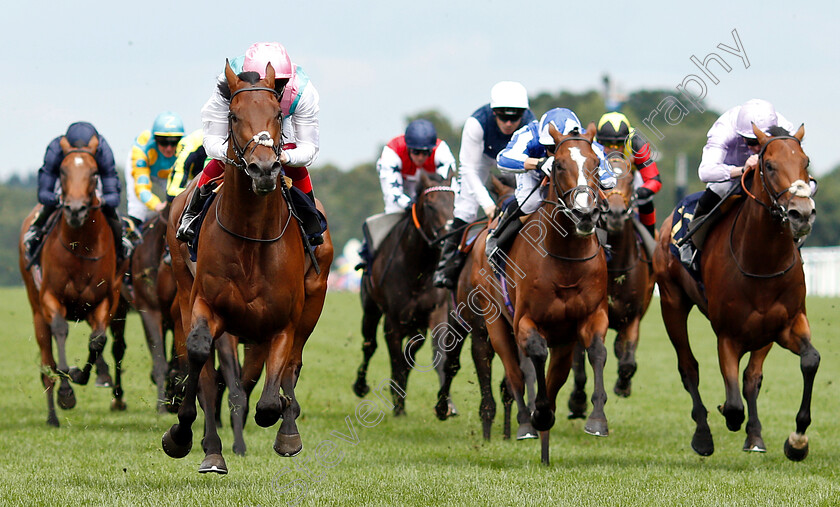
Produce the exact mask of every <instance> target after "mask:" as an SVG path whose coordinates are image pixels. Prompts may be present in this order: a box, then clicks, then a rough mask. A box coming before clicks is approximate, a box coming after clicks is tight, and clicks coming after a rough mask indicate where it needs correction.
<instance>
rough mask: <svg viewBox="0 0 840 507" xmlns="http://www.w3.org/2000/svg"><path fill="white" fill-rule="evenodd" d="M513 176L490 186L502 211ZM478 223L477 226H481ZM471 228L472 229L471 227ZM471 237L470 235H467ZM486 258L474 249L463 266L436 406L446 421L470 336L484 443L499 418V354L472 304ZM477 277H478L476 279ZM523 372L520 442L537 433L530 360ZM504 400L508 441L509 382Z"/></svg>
mask: <svg viewBox="0 0 840 507" xmlns="http://www.w3.org/2000/svg"><path fill="white" fill-rule="evenodd" d="M511 180H513V175H507V174H502V176H501V177H500V178H497V177H495V176H493V175H491V180H490V181H491V184H492V187H493V191H494V192H495V194H496V195H497V196H498V199H497V200H496V206H497V207H498V208H499V209H502V206H503V204H504V202H505V201H506V200H508V199H510V198H512V197H513V195H514V187H515V186H516V181H515V180H513V181H511ZM487 222H488V221H487V220H484V221H483V222H481V223H483V224H484V227H485V228H486V227H487V225H488V224H487ZM478 224H479V223H476V226H478ZM471 227H472V226H471ZM464 234H465V235H467V234H469V232H468V231H465V232H464ZM483 255H485V253H484V250H483V249H480V248H471V249H470V250H469V253H468V254H467V258H466V260H465V262H464V266H463V268H462V270H461V273H460V276H459V278H458V284H457V286H456V290H455V291H454V294H453V298H454V304H453V305H452V306H454V307H455V310H454V311H452V312H450V314H449V322H448V324H449V329H450V330H451V337H452V338H454V340H447V343H444V344H443V345H444V346H443V347H438V349H439V350H441V351H442V352H443V354H444V357H445V359H444V360H443V372H444V381H443V382H442V383H441V386H440V390H439V391H438V403H437V405H436V406H435V415H437V417H438V419H440V420H442V421H443V420H445V419H447V418H448V417H449V414H448V410H447V405H448V403H447V401H449V400H450V398H451V397H450V389H451V386H452V380H453V379H454V378H455V375H456V374H457V373H458V370H460V369H461V349H462V348H463V346H464V339H465V337H466V335H467V334H469V335H470V337H471V352H472V358H473V363H474V364H475V371H476V375H477V376H478V385H479V390H480V392H481V402H480V403H479V409H478V415H479V417H480V418H481V426H482V434H483V436H484V439H485V440H489V439H490V433H491V429H492V426H493V419H494V418H495V417H496V400H495V399H494V398H493V386H492V380H491V379H492V372H493V368H492V365H493V358H494V357H495V355H496V353H495V352H494V351H493V347H492V346H491V345H490V341H489V340H488V339H487V328H486V326H485V325H484V315H482V314H480V313H479V312H476V311H474V310H473V306H474V305H473V304H472V301H471V300H470V298H471V294H474V292H473V291H474V290H475V287H474V286H473V285H472V283H471V282H470V280H471V278H472V277H473V276H474V273H473V271H474V270H475V269H477V267H476V266H477V265H478V264H477V262H476V261H475V258H476V257H478V256H483ZM475 276H478V275H475ZM522 359H523V361H522V362H521V366H522V369H523V371H524V373H525V382H526V387H527V388H528V390H529V392H528V395H529V396H528V399H529V400H530V404H529V405H528V408H529V410H527V411H525V412H520V413H519V415H518V422H519V429H518V430H517V439H519V440H521V439H526V438H535V435H536V432H535V431H534V428H533V426H531V410H533V408H534V407H533V399H534V397H533V385H534V367H533V364H531V362H530V360H528V359H525V358H522ZM500 387H501V398H502V405H503V407H504V429H503V438H505V439H509V438H510V434H511V429H510V418H511V409H512V405H513V395H512V394H511V392H510V389H509V388H508V383H507V380H506V379H502V383H501V386H500Z"/></svg>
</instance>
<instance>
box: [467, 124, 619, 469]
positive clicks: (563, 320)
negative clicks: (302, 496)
mask: <svg viewBox="0 0 840 507" xmlns="http://www.w3.org/2000/svg"><path fill="white" fill-rule="evenodd" d="M549 131H550V133H551V136H552V137H553V138H554V140H555V146H556V150H555V153H554V154H553V155H554V163H553V166H552V169H551V175H550V178H549V185H548V192H547V194H548V195H547V197H546V199H545V200H544V201H543V204H542V205H541V206H540V208H539V209H538V210H537V211H536V212H535V213H533V214H531V215H530V216H529V217H528V218H527V220H526V221H525V223H524V225H523V228H522V231H521V232H520V234H519V236H517V237H516V240H515V241H514V243H513V246H512V247H511V249H510V253H509V254H508V256H507V257H506V259H505V261H506V262H505V264H506V266H505V267H504V273H505V275H504V282H505V283H504V286H500V285H499V283H498V281H497V279H496V278H495V276H494V275H493V268H492V267H491V266H490V264H489V262H488V261H487V259H486V257H485V256H479V257H478V259H477V261H478V268H479V269H478V270H476V269H475V268H473V273H474V274H477V275H478V276H473V277H472V279H471V282H472V284H473V285H474V286H475V287H476V289H475V295H474V298H475V299H474V304H475V308H476V309H475V311H477V312H478V313H487V312H490V311H492V310H493V309H494V308H495V309H499V310H500V313H501V315H502V317H500V318H495V319H489V318H486V317H485V322H486V325H487V331H488V333H489V335H490V341H491V343H492V344H493V349H494V350H495V351H496V353H497V354H499V357H500V358H501V359H502V363H503V364H504V367H505V374H506V376H507V378H508V382H510V386H511V390H512V391H513V395H514V398H515V399H516V403H517V406H518V408H519V411H520V412H525V411H526V410H527V409H526V405H525V401H524V389H525V385H524V380H523V373H522V370H521V367H520V358H519V353H520V351H521V352H524V354H525V355H526V356H528V357H529V358H530V359H531V361H532V362H533V364H534V369H535V371H536V378H537V396H536V400H535V406H536V408H535V409H534V411H533V412H532V414H531V423H532V424H533V426H534V428H535V429H536V430H538V431H539V432H540V440H541V460H542V462H543V463H544V464H548V463H549V452H548V449H549V429H550V428H551V427H552V426H553V425H554V411H555V408H556V401H557V393H558V391H559V390H560V388H561V387H562V386H563V384H564V383H565V381H566V379H567V378H568V374H569V370H570V369H571V366H572V356H573V352H574V348H575V345H576V344H577V343H581V344H582V346H583V347H584V348H585V349H586V351H587V354H588V356H589V361H590V364H591V365H592V369H593V371H594V380H595V388H594V393H593V395H592V403H593V405H594V408H593V410H592V413H591V414H590V416H589V419H588V420H587V422H586V425H585V431H586V432H587V433H589V434H592V435H598V436H606V435H607V434H608V428H607V419H606V415H605V414H604V404H605V403H606V399H607V395H606V392H605V391H604V376H603V372H604V363H605V361H606V355H607V354H606V348H605V347H604V336H605V335H606V332H607V326H608V315H607V261H606V258H605V255H604V251H603V249H602V248H601V245H600V243H599V242H598V239H597V237H596V235H595V234H594V232H595V225H596V224H597V222H598V219H599V216H600V213H601V205H602V200H603V197H602V194H601V193H600V187H599V178H598V166H599V159H598V156H597V155H596V154H595V152H594V151H593V149H592V139H593V137H594V134H595V125H594V124H590V125H589V127H588V129H587V133H586V134H584V135H581V134H580V133H579V132H578V131H577V130H575V131H572V132H571V133H570V134H569V135H562V134H560V133H559V132H558V131H557V129H556V128H554V126H553V125H552V126H551V127H550V130H549ZM485 236H486V233H482V234H481V235H480V236H479V238H478V239H477V243H476V246H475V248H482V249H483V248H484V244H485ZM504 294H507V296H508V297H504ZM508 304H510V306H511V307H512V309H513V312H512V315H511V314H510V313H509V312H508V310H507V309H506V308H507V306H508ZM511 331H512V333H511ZM549 349H551V358H550V360H549V357H548V350H549ZM546 366H547V367H548V370H547V371H546Z"/></svg>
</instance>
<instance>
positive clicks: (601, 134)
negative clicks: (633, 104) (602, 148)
mask: <svg viewBox="0 0 840 507" xmlns="http://www.w3.org/2000/svg"><path fill="white" fill-rule="evenodd" d="M629 135H630V120H628V119H627V117H626V116H624V115H623V114H621V113H617V112H612V113H607V114H605V115H603V116H601V119H600V120H598V132H597V133H596V134H595V139H596V140H597V141H598V142H599V143H601V144H620V143H624V142H625V141H626V140H627V136H629Z"/></svg>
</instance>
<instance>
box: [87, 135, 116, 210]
mask: <svg viewBox="0 0 840 507" xmlns="http://www.w3.org/2000/svg"><path fill="white" fill-rule="evenodd" d="M93 158H94V159H95V160H96V165H97V166H98V167H99V178H100V179H101V180H102V198H103V200H104V201H105V204H106V205H107V206H109V207H111V208H117V207H118V206H119V205H120V177H119V176H118V175H117V165H116V163H115V162H114V152H113V151H112V150H111V145H109V144H108V141H106V140H105V138H104V137H102V135H99V148H97V150H96V153H95V154H94V157H93Z"/></svg>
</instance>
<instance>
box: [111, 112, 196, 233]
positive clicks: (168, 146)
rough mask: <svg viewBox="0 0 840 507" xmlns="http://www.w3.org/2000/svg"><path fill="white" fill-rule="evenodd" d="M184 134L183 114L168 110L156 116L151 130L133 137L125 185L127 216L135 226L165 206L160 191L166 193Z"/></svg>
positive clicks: (127, 162) (126, 166) (126, 167)
mask: <svg viewBox="0 0 840 507" xmlns="http://www.w3.org/2000/svg"><path fill="white" fill-rule="evenodd" d="M183 137H184V122H183V121H181V117H180V116H178V115H177V114H175V113H172V112H169V111H167V112H163V113H160V114H159V115H157V117H156V118H155V121H154V123H153V124H152V129H151V130H144V131H143V132H141V133H140V135H138V136H137V139H135V140H134V145H133V146H132V147H131V152H130V153H129V155H128V160H127V161H126V163H125V181H126V183H125V186H126V194H127V195H126V197H127V199H128V217H129V218H130V219H131V221H132V222H133V223H134V226H135V227H139V226H140V224H142V223H143V222H145V221H146V220H147V219H149V218H150V217H151V216H152V215H153V214H155V213H157V212H159V211H160V210H161V209H163V207H164V206H165V205H166V203H164V202H161V200H160V198H159V197H158V195H157V194H160V195H164V193H165V186H166V180H167V177H168V176H169V171H170V169H171V168H172V164H173V163H174V162H175V152H176V150H177V149H178V148H177V147H178V143H179V142H180V141H181V139H182V138H183ZM153 190H154V191H153Z"/></svg>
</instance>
